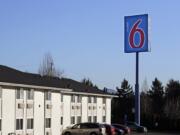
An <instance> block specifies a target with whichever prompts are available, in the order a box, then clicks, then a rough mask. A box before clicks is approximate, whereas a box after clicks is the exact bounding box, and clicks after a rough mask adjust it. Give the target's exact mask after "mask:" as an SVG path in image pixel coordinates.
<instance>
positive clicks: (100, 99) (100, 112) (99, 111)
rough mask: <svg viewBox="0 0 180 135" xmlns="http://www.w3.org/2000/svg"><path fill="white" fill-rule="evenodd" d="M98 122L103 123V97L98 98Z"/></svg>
mask: <svg viewBox="0 0 180 135" xmlns="http://www.w3.org/2000/svg"><path fill="white" fill-rule="evenodd" d="M97 122H99V123H102V98H100V97H98V98H97Z"/></svg>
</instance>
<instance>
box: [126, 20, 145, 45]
mask: <svg viewBox="0 0 180 135" xmlns="http://www.w3.org/2000/svg"><path fill="white" fill-rule="evenodd" d="M141 21H142V20H141V19H139V20H137V21H136V22H135V24H134V26H133V27H132V29H131V31H130V34H129V43H130V46H131V47H132V48H142V47H143V44H144V37H145V35H144V31H143V30H142V29H140V28H138V25H139V24H140V23H141ZM136 32H138V33H139V36H140V38H139V40H140V41H139V44H138V45H136V44H135V42H134V37H135V34H136Z"/></svg>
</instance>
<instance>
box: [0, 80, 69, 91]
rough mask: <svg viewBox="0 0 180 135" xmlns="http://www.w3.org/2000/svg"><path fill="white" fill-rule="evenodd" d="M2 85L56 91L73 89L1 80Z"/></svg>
mask: <svg viewBox="0 0 180 135" xmlns="http://www.w3.org/2000/svg"><path fill="white" fill-rule="evenodd" d="M0 85H1V86H12V87H23V88H32V89H41V90H55V91H67V92H68V91H69V92H70V91H72V89H66V88H55V87H46V86H36V85H27V84H17V83H6V82H0Z"/></svg>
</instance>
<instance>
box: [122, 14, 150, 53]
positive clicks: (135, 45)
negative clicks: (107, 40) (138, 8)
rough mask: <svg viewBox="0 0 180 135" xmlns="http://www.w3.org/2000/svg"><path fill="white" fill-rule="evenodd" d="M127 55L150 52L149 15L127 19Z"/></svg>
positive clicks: (125, 47)
mask: <svg viewBox="0 0 180 135" xmlns="http://www.w3.org/2000/svg"><path fill="white" fill-rule="evenodd" d="M124 21H125V32H124V36H125V37H124V40H125V46H124V51H125V53H132V52H148V51H149V47H148V15H147V14H144V15H135V16H126V17H125V20H124Z"/></svg>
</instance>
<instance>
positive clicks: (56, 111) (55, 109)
mask: <svg viewBox="0 0 180 135" xmlns="http://www.w3.org/2000/svg"><path fill="white" fill-rule="evenodd" d="M52 135H60V93H55V92H52Z"/></svg>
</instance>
